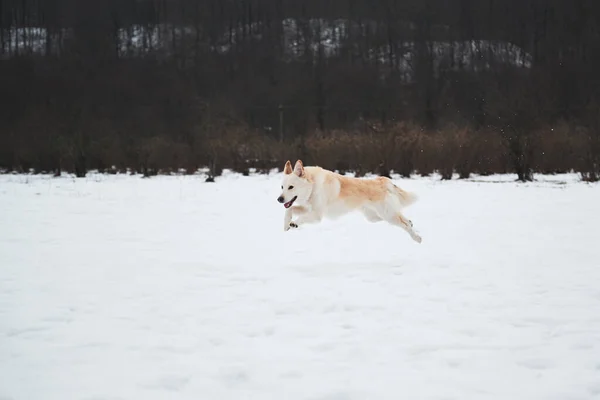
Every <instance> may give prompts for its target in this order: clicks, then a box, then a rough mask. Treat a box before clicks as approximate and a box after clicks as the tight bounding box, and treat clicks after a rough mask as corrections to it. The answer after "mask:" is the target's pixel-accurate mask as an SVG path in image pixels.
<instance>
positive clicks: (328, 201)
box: [277, 160, 422, 243]
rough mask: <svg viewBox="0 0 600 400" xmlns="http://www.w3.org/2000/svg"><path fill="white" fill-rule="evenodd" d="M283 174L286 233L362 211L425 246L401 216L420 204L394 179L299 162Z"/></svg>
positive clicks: (286, 167) (282, 187) (411, 226)
mask: <svg viewBox="0 0 600 400" xmlns="http://www.w3.org/2000/svg"><path fill="white" fill-rule="evenodd" d="M283 172H284V173H283V182H282V185H281V189H282V191H283V192H282V193H281V196H279V198H278V199H277V201H279V202H280V203H283V206H284V207H285V218H284V221H283V229H284V230H285V231H287V230H289V229H290V228H297V227H299V226H300V225H303V224H308V223H317V222H319V221H321V220H322V219H323V217H328V218H336V217H340V216H342V215H344V214H347V213H349V212H352V211H360V212H362V213H363V214H364V216H365V217H366V218H367V220H368V221H370V222H379V221H387V222H389V223H390V224H392V225H395V226H399V227H400V228H402V229H404V230H405V231H406V232H408V234H409V235H410V237H411V238H413V240H415V241H416V242H417V243H421V241H422V239H421V236H419V234H418V233H416V232H415V230H414V229H413V223H412V222H411V221H410V220H409V219H407V218H406V217H404V216H403V215H402V213H401V210H402V209H403V208H404V207H407V206H409V205H410V204H412V203H414V202H415V201H416V196H415V195H414V194H412V193H409V192H407V191H405V190H402V189H400V188H399V187H397V186H396V185H394V183H393V182H392V181H391V179H388V178H386V177H377V178H375V179H366V178H352V177H347V176H342V175H340V174H337V173H335V172H332V171H328V170H326V169H324V168H321V167H305V166H304V165H303V164H302V161H301V160H298V161H296V164H295V165H294V168H293V169H292V164H291V163H290V162H289V161H288V162H286V163H285V168H284V171H283ZM294 216H297V217H298V218H297V219H296V220H295V221H292V219H293V217H294Z"/></svg>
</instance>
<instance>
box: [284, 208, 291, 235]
mask: <svg viewBox="0 0 600 400" xmlns="http://www.w3.org/2000/svg"><path fill="white" fill-rule="evenodd" d="M292 216H293V211H292V208H291V207H290V208H288V209H286V210H285V216H284V217H283V231H284V232H287V231H288V230H290V228H291V223H292Z"/></svg>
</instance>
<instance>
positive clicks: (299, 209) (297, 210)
mask: <svg viewBox="0 0 600 400" xmlns="http://www.w3.org/2000/svg"><path fill="white" fill-rule="evenodd" d="M307 212H308V210H307V209H306V208H305V207H303V206H295V207H290V208H288V209H287V210H285V218H284V220H283V230H284V231H288V230H289V229H290V228H297V227H298V224H297V223H296V222H292V218H293V216H294V215H302V214H306V213H307Z"/></svg>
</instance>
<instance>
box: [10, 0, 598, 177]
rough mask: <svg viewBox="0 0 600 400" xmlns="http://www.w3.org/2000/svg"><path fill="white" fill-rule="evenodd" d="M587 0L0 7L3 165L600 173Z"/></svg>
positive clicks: (19, 2)
mask: <svg viewBox="0 0 600 400" xmlns="http://www.w3.org/2000/svg"><path fill="white" fill-rule="evenodd" d="M598 71H600V2H597V1H594V0H574V1H570V2H566V1H559V0H519V1H517V0H503V1H500V0H454V1H447V0H445V1H442V0H404V1H400V0H396V1H394V0H382V1H376V2H373V1H367V0H331V1H323V0H85V1H81V0H0V102H1V103H0V121H1V124H0V168H3V169H6V170H13V169H14V170H29V169H34V170H36V171H54V172H57V173H59V172H60V171H62V170H68V171H74V172H75V173H77V175H79V176H84V175H85V173H86V171H88V170H89V169H99V170H113V167H114V168H116V169H117V170H124V169H126V168H129V169H133V170H137V171H143V172H144V173H145V174H147V175H150V174H153V173H158V172H159V171H160V170H176V169H181V168H183V169H185V170H187V171H195V170H197V168H199V167H201V166H210V167H211V171H212V173H213V174H218V173H219V171H220V170H221V169H222V168H234V169H237V170H245V169H247V168H249V167H258V168H259V169H266V168H270V167H281V165H283V161H285V159H287V158H294V157H303V158H304V159H306V160H310V162H312V163H318V164H320V165H323V166H328V167H332V168H337V169H342V170H356V171H358V172H359V173H364V172H375V171H381V172H380V173H386V171H388V170H390V169H392V170H394V171H397V172H401V173H402V174H407V173H410V172H418V173H423V174H428V173H430V172H432V171H440V172H441V173H442V175H443V176H445V177H448V176H451V174H452V172H453V171H456V172H458V173H459V174H460V175H461V176H466V175H468V174H469V173H471V172H478V173H494V172H516V173H517V174H518V175H519V178H520V179H522V180H528V179H531V177H532V173H533V172H547V173H552V172H564V171H569V170H576V171H579V172H581V174H582V176H583V177H584V178H585V179H587V180H598V179H600V90H599V89H600V75H599V73H598Z"/></svg>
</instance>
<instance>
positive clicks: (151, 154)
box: [137, 136, 191, 176]
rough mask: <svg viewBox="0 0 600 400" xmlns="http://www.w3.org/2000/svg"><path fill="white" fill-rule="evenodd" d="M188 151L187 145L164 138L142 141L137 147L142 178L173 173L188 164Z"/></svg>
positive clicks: (154, 137)
mask: <svg viewBox="0 0 600 400" xmlns="http://www.w3.org/2000/svg"><path fill="white" fill-rule="evenodd" d="M190 150H191V149H190V147H189V146H188V145H187V144H183V143H179V142H175V141H172V140H169V138H167V137H165V136H153V137H150V138H146V139H142V140H140V141H139V143H138V146H137V152H138V160H139V165H140V167H141V168H142V172H143V174H144V176H151V175H157V174H159V173H169V172H173V171H176V170H179V169H180V168H185V167H186V166H187V165H188V164H189V159H190V156H191V151H190Z"/></svg>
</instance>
